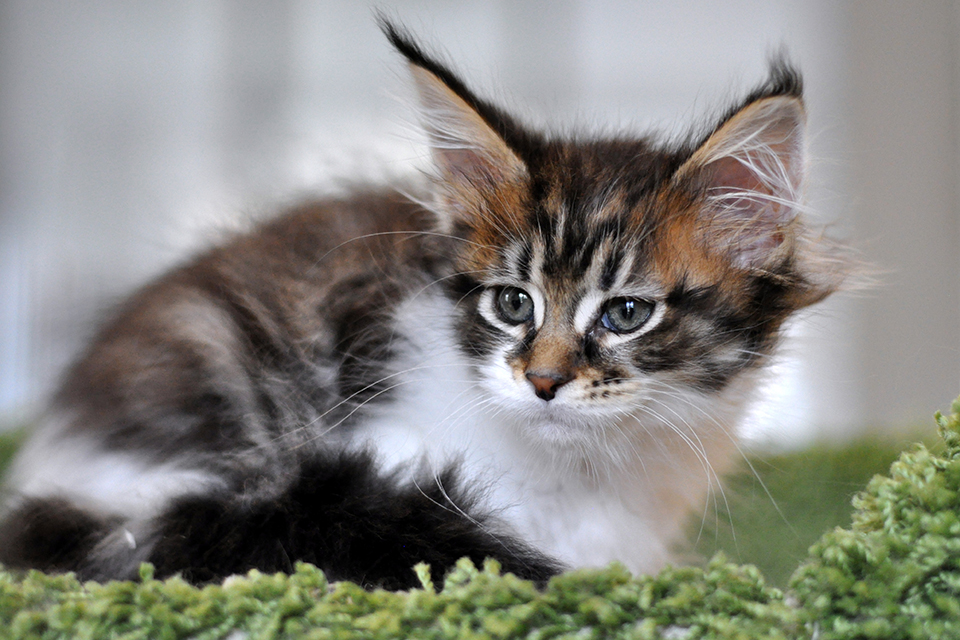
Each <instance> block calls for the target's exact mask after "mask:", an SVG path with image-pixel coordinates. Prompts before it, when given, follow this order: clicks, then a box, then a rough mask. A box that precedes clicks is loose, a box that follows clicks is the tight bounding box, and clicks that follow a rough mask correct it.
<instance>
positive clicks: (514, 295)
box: [497, 287, 533, 324]
mask: <svg viewBox="0 0 960 640" xmlns="http://www.w3.org/2000/svg"><path fill="white" fill-rule="evenodd" d="M497 312H499V314H500V317H501V318H503V319H504V320H505V321H506V322H509V323H510V324H523V323H524V322H530V321H531V320H533V298H531V297H530V294H529V293H527V292H526V291H524V290H523V289H519V288H517V287H503V288H502V289H500V291H499V292H498V293H497Z"/></svg>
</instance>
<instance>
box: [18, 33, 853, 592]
mask: <svg viewBox="0 0 960 640" xmlns="http://www.w3.org/2000/svg"><path fill="white" fill-rule="evenodd" d="M381 26H382V28H383V30H384V33H385V34H386V36H387V37H388V39H389V40H390V41H391V42H392V44H393V45H394V46H395V47H396V49H397V50H398V51H399V52H400V53H401V54H402V55H403V56H404V57H405V58H406V60H407V62H408V64H409V68H410V71H411V74H412V77H413V83H414V85H415V88H416V91H417V94H418V97H419V102H420V109H421V115H422V120H423V126H424V128H425V132H426V134H427V136H428V139H429V141H430V144H431V148H432V155H433V160H434V165H435V174H434V175H433V179H432V181H431V182H430V184H429V185H426V186H424V187H423V188H422V189H420V188H419V187H418V186H417V185H416V184H412V183H411V184H402V185H385V186H380V187H369V188H366V189H359V190H356V191H355V192H354V193H353V194H352V195H350V196H349V197H344V198H342V199H336V200H334V199H331V200H323V201H319V202H314V203H310V204H305V205H303V206H300V207H298V208H296V209H294V210H292V211H289V212H287V213H286V214H284V215H283V216H281V217H279V218H277V219H275V220H273V221H271V222H268V223H266V224H264V225H262V226H260V227H259V228H257V229H255V230H254V231H252V232H251V233H248V234H245V235H241V236H239V237H236V238H235V239H233V240H232V241H230V242H228V243H226V244H224V245H223V246H220V247H217V248H214V249H212V250H210V251H208V252H206V253H205V254H203V255H201V256H199V257H197V258H195V259H193V260H192V261H190V262H188V263H187V264H185V265H183V266H181V267H180V268H178V269H176V270H174V271H173V272H171V273H169V274H168V275H166V276H165V277H163V278H161V279H159V280H158V281H156V282H154V283H153V284H151V285H149V286H147V287H146V288H145V289H143V290H142V291H140V292H139V293H137V294H135V295H134V296H133V297H132V298H131V299H130V300H129V301H128V302H126V303H125V304H124V305H123V306H122V307H121V308H120V309H119V312H118V313H117V314H116V316H115V317H114V319H113V320H112V321H111V322H109V323H108V324H107V325H106V326H105V327H104V328H103V329H102V330H101V332H100V333H99V335H98V336H97V337H96V338H95V340H94V341H93V343H92V345H91V346H90V347H89V349H88V350H87V352H86V353H85V354H84V355H83V356H82V357H81V358H80V360H79V361H78V362H77V363H76V364H75V365H74V366H73V368H72V369H71V370H70V371H69V372H68V373H67V375H66V378H65V381H64V383H63V385H62V387H61V389H60V391H59V392H58V394H57V395H56V397H55V400H54V402H53V404H52V407H51V408H50V410H49V414H48V418H47V420H46V423H45V424H44V425H43V428H42V429H41V430H39V431H38V432H37V433H36V434H35V435H34V436H33V438H32V439H31V440H30V441H29V442H28V444H27V445H26V446H25V448H24V450H23V451H22V452H21V454H20V455H19V457H18V459H17V461H16V463H15V464H14V466H13V469H12V472H11V475H10V478H9V491H10V494H11V497H10V499H9V501H8V506H7V509H6V512H5V515H4V517H3V522H2V524H0V562H3V563H4V564H5V565H6V566H8V567H14V568H24V567H36V568H40V569H43V570H46V571H76V572H77V573H78V574H79V575H80V576H81V577H82V578H85V579H96V580H105V579H113V578H121V579H123V578H133V577H135V576H136V575H137V569H138V565H139V564H140V563H141V562H143V561H149V562H152V563H153V564H154V565H155V566H156V570H157V574H158V575H159V576H167V575H171V574H174V573H178V572H179V573H181V574H182V575H183V576H184V577H185V578H186V579H188V580H191V581H194V582H205V581H210V580H218V579H221V578H223V577H224V576H227V575H230V574H233V573H237V572H244V571H246V570H248V569H250V568H254V567H256V568H258V569H260V570H262V571H278V570H279V571H290V570H291V569H292V567H293V563H294V562H296V561H298V560H304V561H308V562H312V563H315V564H316V565H318V566H319V567H320V568H322V569H323V570H324V571H325V572H327V574H328V576H329V577H330V578H331V579H350V580H354V581H357V582H359V583H361V584H364V585H367V586H383V587H387V588H405V587H409V586H412V585H413V584H415V582H416V579H415V576H414V574H413V572H412V570H411V567H412V565H413V564H415V563H417V562H420V561H425V562H428V563H430V564H431V566H432V570H433V572H434V575H435V577H436V578H437V579H440V578H442V576H443V574H444V572H445V570H446V569H448V568H449V567H450V566H451V565H452V563H453V562H455V561H456V560H457V559H458V558H460V557H462V556H468V557H470V558H472V559H473V560H474V561H476V562H481V561H482V560H483V558H485V557H494V558H496V559H498V560H499V561H500V562H501V563H502V565H503V567H504V569H505V570H506V571H511V572H513V573H516V574H517V575H519V576H521V577H524V578H530V579H533V580H538V581H543V580H545V579H546V578H548V577H549V576H551V575H553V574H555V573H557V572H559V571H561V570H563V569H566V568H570V567H579V566H593V565H603V564H606V563H608V562H610V561H613V560H618V561H620V562H623V563H625V564H626V565H627V567H629V568H630V569H632V570H633V571H637V572H649V571H654V570H657V569H658V568H659V567H661V566H662V565H663V564H664V563H665V562H667V561H669V560H670V558H671V555H670V552H671V548H672V547H673V546H674V545H675V543H676V542H677V541H678V539H679V538H680V536H681V533H682V529H683V525H684V521H685V519H686V518H687V517H688V515H689V514H690V513H692V512H694V511H695V510H696V509H700V508H702V507H703V505H704V503H705V500H706V498H707V497H708V496H709V494H710V492H711V491H714V490H716V489H717V483H718V474H719V473H721V472H723V471H724V470H725V469H727V468H728V466H729V465H730V463H731V461H732V460H734V459H735V458H736V451H737V445H736V428H737V424H738V421H739V420H740V419H741V417H742V416H743V414H744V412H745V409H746V408H747V405H748V401H749V399H750V396H751V393H752V392H753V390H754V389H755V387H756V385H757V381H758V377H759V373H760V372H761V370H762V369H763V367H764V364H765V363H766V362H767V360H768V356H769V355H770V354H771V353H772V352H773V351H774V349H775V347H776V345H777V342H778V337H779V334H780V331H781V327H782V325H783V323H784V321H785V320H786V319H787V318H788V317H790V316H791V314H793V313H794V312H796V311H797V310H799V309H801V308H804V307H806V306H808V305H810V304H813V303H815V302H817V301H819V300H821V299H823V298H824V297H825V296H827V295H828V294H830V293H831V292H833V291H834V290H835V289H836V288H837V287H838V285H839V283H840V280H841V279H842V275H843V268H842V267H843V260H842V257H841V253H840V250H839V249H838V247H836V246H835V245H834V244H832V243H830V242H829V241H826V240H823V239H822V238H820V237H815V235H814V234H813V233H812V232H811V230H810V229H809V228H807V227H805V226H804V223H803V222H802V221H801V217H800V215H799V212H800V209H801V208H802V205H801V200H802V193H803V189H804V172H805V164H806V156H805V148H804V145H805V133H804V124H805V115H804V106H803V102H802V98H801V80H800V76H799V75H798V73H797V72H796V71H795V70H794V69H793V68H792V67H791V66H790V65H789V64H787V63H786V62H785V61H783V60H777V61H774V62H773V63H772V64H771V69H770V76H769V79H768V80H767V81H766V82H765V84H763V85H762V86H761V87H760V88H758V89H757V90H756V91H754V92H753V93H751V94H750V95H749V96H748V97H747V98H746V99H745V100H743V101H742V102H740V103H739V104H738V105H736V106H735V108H733V109H731V110H730V111H729V112H728V113H727V114H726V115H725V116H724V117H722V118H720V119H719V122H718V123H717V124H716V126H715V127H714V128H713V129H712V130H711V131H710V132H709V133H708V134H707V135H705V136H703V137H702V138H701V139H699V140H693V141H692V142H690V143H685V144H679V145H677V144H665V143H660V142H657V141H655V140H654V139H651V138H635V137H628V136H623V137H614V138H582V139H581V138H570V137H556V136H549V135H545V134H543V133H541V132H538V131H534V130H531V129H529V128H527V127H525V126H523V125H521V124H520V123H519V122H518V121H517V120H516V119H515V118H513V117H512V116H510V115H508V114H507V113H505V112H504V111H503V110H501V109H500V108H498V107H496V106H494V105H493V104H491V103H490V102H488V101H486V100H483V99H481V98H479V97H477V96H476V95H475V94H474V93H473V92H472V91H471V90H470V89H468V88H467V87H466V85H465V84H464V82H463V81H462V80H461V79H460V78H459V77H458V76H456V75H455V74H454V73H453V72H452V71H451V70H450V69H449V68H447V67H446V66H444V65H443V64H441V63H440V62H439V61H437V60H436V59H435V58H433V57H431V56H429V55H428V54H427V53H426V52H425V51H424V50H423V49H422V48H421V47H420V46H419V45H418V44H417V43H416V42H415V41H414V40H413V39H412V38H411V37H410V36H409V35H408V34H406V33H405V32H403V31H402V30H400V29H399V28H397V27H395V26H393V25H391V24H390V23H388V22H387V21H382V23H381ZM418 189H420V190H418ZM408 194H414V195H408Z"/></svg>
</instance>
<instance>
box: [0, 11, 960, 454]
mask: <svg viewBox="0 0 960 640" xmlns="http://www.w3.org/2000/svg"><path fill="white" fill-rule="evenodd" d="M373 6H381V7H383V8H384V9H386V10H387V11H388V13H389V14H390V15H393V16H396V17H398V18H400V19H401V20H402V21H403V22H404V23H405V24H407V25H408V26H409V27H410V28H411V29H412V30H413V31H414V32H415V33H417V34H419V35H420V36H422V37H423V39H424V40H425V41H426V42H427V43H428V44H429V45H430V46H431V48H432V49H434V50H442V51H445V52H447V53H448V54H449V55H448V58H449V59H450V60H451V61H453V62H454V64H455V66H456V68H458V69H459V70H460V71H461V72H463V74H464V75H465V76H466V78H467V79H468V81H469V82H470V83H471V84H472V86H474V87H475V88H477V89H478V90H479V91H480V93H481V94H483V95H486V96H490V97H493V98H495V99H498V100H500V101H502V102H505V103H506V104H507V105H509V106H512V107H513V108H515V109H517V110H519V112H520V113H521V114H522V115H524V116H526V117H527V119H528V120H529V121H532V122H534V123H547V124H550V123H553V124H555V125H556V126H565V125H566V126H569V125H570V123H573V124H576V125H577V126H578V127H580V128H598V129H602V130H606V131H614V130H619V129H624V128H626V129H629V130H637V131H643V130H647V129H650V128H659V129H665V130H666V131H669V132H674V133H677V132H682V131H684V130H686V128H687V127H688V126H691V125H694V124H699V123H702V122H704V121H705V120H706V119H709V116H710V115H711V114H714V113H716V112H717V110H718V109H722V108H723V107H724V106H725V105H726V103H727V101H728V100H730V99H732V98H735V97H736V96H738V95H740V94H742V92H743V91H744V90H747V89H749V88H750V87H751V86H752V85H754V84H756V83H757V82H758V81H760V80H761V79H763V77H764V74H765V60H766V57H767V55H768V53H769V52H771V51H773V50H775V49H777V48H778V47H780V46H781V45H785V46H786V48H787V50H788V51H789V52H790V54H791V56H792V58H793V59H794V60H795V61H796V62H797V63H799V65H800V66H801V68H802V69H803V71H804V74H805V78H806V82H807V99H808V107H809V113H810V127H811V132H812V143H811V147H812V152H813V154H814V157H815V159H816V163H815V164H814V166H813V169H812V181H813V184H812V188H811V191H810V200H811V204H812V207H813V209H814V210H815V211H816V212H817V214H818V216H819V218H820V220H821V221H824V222H830V223H832V224H833V225H834V227H835V233H836V235H839V236H841V237H847V238H850V239H852V240H853V241H854V243H855V244H857V245H858V246H859V247H861V248H862V250H863V254H864V257H865V258H866V259H867V260H868V261H870V262H872V263H873V264H874V265H876V266H877V267H878V268H879V270H880V271H881V272H882V273H881V274H880V275H879V277H878V280H879V283H878V285H877V286H876V287H875V288H873V289H872V290H870V291H867V292H865V293H860V294H857V295H846V296H840V297H838V298H836V299H834V300H831V301H830V302H828V303H827V304H826V305H823V306H822V307H820V308H819V309H818V310H817V311H815V312H814V313H811V314H809V315H808V316H807V317H805V318H803V319H802V320H801V321H800V322H797V323H796V324H795V325H794V326H793V327H792V329H791V339H790V340H789V342H788V344H787V345H786V349H785V350H784V354H783V357H782V358H781V360H780V363H779V364H778V367H777V368H778V371H777V373H778V375H777V376H776V377H775V378H774V381H773V382H771V384H770V385H769V388H768V389H767V390H766V392H765V396H766V398H765V402H764V404H763V406H762V409H761V410H760V411H759V412H758V414H757V415H756V416H755V420H754V422H753V424H752V425H751V426H750V432H751V434H752V435H753V436H754V437H755V438H756V439H758V440H761V441H764V442H767V443H772V444H773V445H775V446H789V445H792V444H798V443H804V442H807V441H809V440H811V439H814V438H841V437H845V436H849V435H853V434H857V433H860V432H861V431H863V430H864V429H868V428H874V429H888V430H889V429H895V428H901V427H903V426H905V425H911V424H922V423H924V422H926V423H927V424H929V416H930V415H931V414H932V412H933V411H935V410H937V409H944V408H946V407H947V406H948V403H949V402H950V400H951V399H952V398H953V397H955V396H956V395H957V394H958V393H960V257H958V256H960V251H958V245H960V242H958V241H960V206H958V205H960V190H958V188H957V184H958V179H960V154H958V149H960V8H958V5H957V3H956V2H953V1H950V0H939V1H937V0H930V1H924V2H919V1H918V2H909V3H907V2H893V1H891V2H879V1H874V0H859V1H850V2H843V3H838V2H833V1H832V0H806V1H790V2H786V1H785V2H761V1H759V0H738V1H731V2H718V1H717V0H684V1H672V2H666V1H665V2H639V1H638V2H625V1H624V2H614V1H611V0H607V1H604V0H555V1H549V2H548V1H545V0H544V1H532V0H531V1H526V2H521V1H515V2H510V1H507V0H499V1H492V0H483V1H477V2H450V1H448V0H447V1H444V0H420V1H415V0H397V1H395V2H392V3H385V2H378V3H367V2H358V1H356V0H339V1H326V2H308V1H306V0H273V1H270V2H266V1H262V2H260V1H253V0H242V1H228V0H219V1H215V0H211V1H205V2H201V1H197V2H162V3H158V2H148V1H146V0H143V1H136V2H131V1H123V0H115V1H100V2H59V1H55V0H0V418H2V419H3V421H5V422H7V423H12V422H16V421H22V420H24V419H29V418H30V417H31V416H35V415H36V413H37V412H38V411H39V410H40V409H41V408H42V406H43V402H44V398H45V397H46V396H47V395H48V394H49V393H50V390H51V388H52V386H53V384H54V383H55V380H56V378H57V375H58V374H59V372H60V371H61V370H62V368H63V367H64V366H65V364H66V363H67V362H68V361H69V360H70V359H71V358H72V357H74V356H75V355H76V353H77V351H78V350H79V349H80V348H81V346H82V344H83V341H84V340H85V339H86V338H87V337H89V336H90V334H91V332H92V330H93V328H94V326H95V324H96V322H97V320H98V318H100V317H102V315H103V313H104V312H105V311H104V310H105V309H108V308H109V307H110V306H111V305H112V304H114V303H115V302H116V301H118V300H119V299H120V298H121V297H122V296H123V295H124V294H125V293H128V292H129V291H130V290H131V289H132V288H134V287H136V286H137V285H138V284H140V283H142V282H144V281H145V280H147V279H149V278H150V277H151V276H153V275H155V274H157V273H159V272H160V271H162V270H163V269H165V268H168V267H169V266H171V265H172V264H175V263H176V262H177V261H178V260H179V259H182V258H183V256H184V255H186V254H187V253H189V252H190V251H191V250H195V249H197V248H199V247H203V246H205V245H206V244H208V243H209V242H211V241H213V240H215V238H216V237H218V235H219V234H221V233H222V231H223V229H225V228H230V227H231V225H232V223H235V222H236V221H243V220H249V219H250V218H252V217H256V216H258V215H261V214H262V213H264V212H267V211H273V210H276V208H277V207H279V206H282V205H283V203H285V202H290V201H291V200H294V199H297V198H299V197H302V196H303V195H304V194H307V193H311V192H322V191H324V190H325V189H328V188H330V185H331V184H334V180H333V179H335V178H337V177H351V176H355V175H364V176H368V177H369V176H374V177H375V176H383V175H391V174H403V173H406V172H409V171H410V170H411V168H412V167H415V166H417V165H418V163H422V162H423V160H424V158H423V156H424V150H423V148H422V147H421V146H419V145H418V144H417V142H416V136H415V135H413V134H412V133H411V124H410V123H411V122H413V119H412V117H411V114H410V112H409V109H408V108H407V107H406V106H405V105H404V104H403V102H402V101H398V100H397V96H398V95H400V96H403V95H405V93H404V84H403V71H404V69H403V67H402V65H401V64H400V63H399V61H398V59H397V56H396V55H394V54H393V53H392V52H391V51H390V50H389V48H388V46H387V44H386V43H385V41H384V38H383V37H382V36H381V34H380V33H379V32H378V30H377V28H376V26H375V24H374V20H373V13H372V9H371V7H373Z"/></svg>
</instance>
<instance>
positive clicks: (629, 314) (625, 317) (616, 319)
mask: <svg viewBox="0 0 960 640" xmlns="http://www.w3.org/2000/svg"><path fill="white" fill-rule="evenodd" d="M651 315H653V303H652V302H649V301H648V300H642V299H640V298H614V299H613V300H610V301H609V302H607V304H605V305H604V306H603V315H602V316H600V323H601V324H603V326H604V327H606V328H607V329H609V330H610V331H613V332H616V333H630V332H631V331H636V330H637V329H639V328H640V327H642V326H643V324H644V323H645V322H646V321H647V320H649V319H650V316H651Z"/></svg>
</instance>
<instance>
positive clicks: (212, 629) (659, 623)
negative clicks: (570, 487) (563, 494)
mask: <svg viewBox="0 0 960 640" xmlns="http://www.w3.org/2000/svg"><path fill="white" fill-rule="evenodd" d="M142 573H143V576H142V578H143V579H142V580H141V582H139V583H133V582H111V583H108V584H105V585H101V584H96V583H86V584H80V583H79V582H77V581H76V580H75V579H74V578H73V577H70V576H47V575H44V574H41V573H38V572H30V573H28V574H27V575H25V576H22V577H20V578H16V577H14V576H12V575H10V574H0V620H2V621H3V622H4V628H5V630H6V631H7V632H9V634H10V636H9V637H12V638H61V637H63V638H66V637H71V638H106V637H123V638H185V637H190V638H197V639H201V638H225V637H230V636H231V634H232V633H233V632H236V631H242V632H245V633H247V634H249V637H252V638H318V639H319V638H331V639H334V638H438V639H441V638H458V639H459V638H518V637H523V638H543V639H546V638H638V639H640V638H651V639H652V638H657V637H661V636H662V632H664V631H665V630H667V629H669V630H670V631H669V632H668V633H674V634H680V633H682V634H683V635H682V637H684V638H690V639H693V638H730V639H743V640H747V639H754V638H770V639H771V640H773V639H778V638H784V639H785V638H791V637H794V636H795V634H796V632H797V630H798V628H799V618H798V615H797V612H796V611H794V610H793V609H791V608H790V607H788V606H786V605H785V604H784V601H783V596H782V594H781V593H780V592H779V591H777V590H776V589H770V588H768V587H766V586H765V585H764V583H763V580H762V578H761V577H760V575H759V573H758V572H757V571H756V570H754V569H752V568H749V567H737V566H734V565H731V564H728V563H725V562H724V561H723V560H722V559H717V560H715V561H714V562H712V563H711V564H710V565H709V566H708V567H706V568H705V569H698V568H682V569H668V570H666V571H664V572H662V573H661V574H659V575H657V576H641V577H632V576H630V574H629V573H628V572H627V571H625V570H624V569H623V568H622V567H619V566H617V565H612V566H610V567H608V568H607V569H603V570H592V571H576V572H571V573H567V574H565V575H562V576H559V577H557V578H556V579H554V580H552V581H551V582H550V584H549V586H548V587H547V588H546V589H545V590H543V591H538V590H537V589H535V588H534V587H533V586H532V585H531V584H530V583H529V582H525V581H523V580H519V579H517V578H515V577H514V576H512V575H501V574H500V572H499V568H498V566H497V564H496V563H494V562H488V563H487V564H486V566H485V567H484V568H483V569H482V570H478V569H477V568H475V567H474V566H473V565H472V564H471V563H470V562H469V561H466V560H463V561H461V562H460V564H459V565H458V566H457V568H456V570H455V571H454V572H453V573H452V574H451V575H450V576H449V577H448V579H447V581H446V584H445V586H444V588H443V589H442V590H441V591H439V592H438V591H436V590H435V589H434V588H433V587H432V585H430V584H429V583H427V584H425V585H424V587H423V588H422V589H415V590H412V591H410V592H407V593H391V592H385V591H373V592H368V591H364V590H363V589H361V588H360V587H358V586H357V585H355V584H352V583H348V582H341V583H337V584H328V583H327V581H326V579H325V578H324V576H323V574H322V573H321V572H320V571H319V570H318V569H316V568H315V567H312V566H309V565H305V564H301V565H298V567H297V570H296V573H295V574H294V575H292V576H287V575H283V574H278V575H270V576H268V575H263V574H260V573H258V572H256V571H253V572H251V573H250V574H248V575H247V576H245V577H240V578H233V579H230V580H227V581H226V583H225V584H224V585H222V586H209V587H205V588H203V589H196V588H194V587H191V586H189V585H187V584H186V583H184V582H183V581H181V580H179V579H177V578H173V579H170V580H166V581H157V580H154V579H153V578H152V569H151V568H150V567H149V565H145V566H144V569H143V572H142ZM421 575H423V573H422V572H421ZM234 637H236V636H234Z"/></svg>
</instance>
